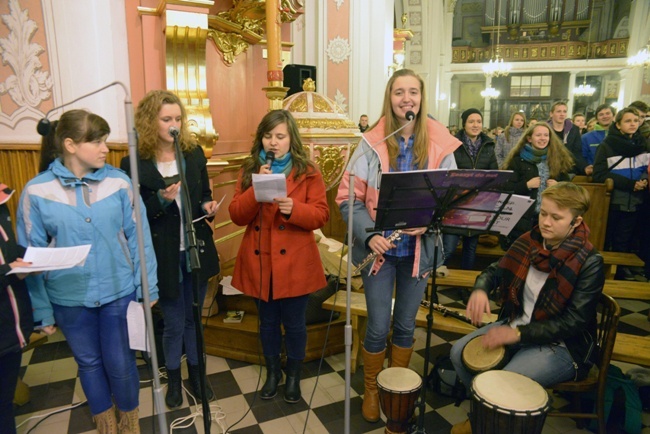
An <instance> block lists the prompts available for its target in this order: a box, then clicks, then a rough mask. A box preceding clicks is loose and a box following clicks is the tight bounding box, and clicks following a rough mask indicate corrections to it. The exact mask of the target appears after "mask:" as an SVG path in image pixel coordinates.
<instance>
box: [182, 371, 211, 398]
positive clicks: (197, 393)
mask: <svg viewBox="0 0 650 434" xmlns="http://www.w3.org/2000/svg"><path fill="white" fill-rule="evenodd" d="M187 373H188V374H189V377H190V388H191V389H192V394H193V395H194V397H195V398H196V400H197V401H203V395H201V382H200V381H199V379H200V378H201V376H200V374H199V365H190V364H189V363H188V364H187ZM203 378H205V393H206V395H207V397H208V402H210V401H212V400H213V399H214V392H213V391H212V388H211V387H210V382H209V381H208V379H207V378H206V377H203Z"/></svg>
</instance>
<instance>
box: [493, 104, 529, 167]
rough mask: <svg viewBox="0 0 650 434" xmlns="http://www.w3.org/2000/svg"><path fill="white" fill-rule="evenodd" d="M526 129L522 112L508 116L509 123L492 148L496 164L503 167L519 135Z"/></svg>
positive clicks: (524, 116)
mask: <svg viewBox="0 0 650 434" xmlns="http://www.w3.org/2000/svg"><path fill="white" fill-rule="evenodd" d="M525 129H526V115H525V114H524V112H514V113H513V114H512V115H511V116H510V121H509V122H508V126H507V127H506V129H505V131H504V133H503V134H502V135H500V136H499V137H498V138H497V144H496V146H495V148H494V154H495V155H496V157H497V164H498V165H499V167H503V163H504V161H505V160H506V157H507V156H508V154H509V153H510V151H511V150H512V148H514V147H515V145H516V144H517V142H519V139H520V138H521V135H522V134H523V133H524V131H525Z"/></svg>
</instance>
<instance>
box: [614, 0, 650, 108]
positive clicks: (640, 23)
mask: <svg viewBox="0 0 650 434" xmlns="http://www.w3.org/2000/svg"><path fill="white" fill-rule="evenodd" d="M649 20H650V1H648V0H646V1H635V2H632V9H631V10H630V40H629V42H628V46H627V54H628V56H633V55H635V54H636V53H637V52H638V51H639V50H640V49H642V48H643V47H645V46H646V44H648V40H649V39H650V26H648V21H649ZM643 73H644V71H643V68H640V67H636V68H632V69H630V71H629V72H628V73H626V74H625V75H624V77H625V79H624V80H621V93H622V94H623V98H622V105H623V106H626V105H628V104H629V103H631V102H632V101H635V100H637V99H639V97H640V96H641V84H642V80H643ZM622 75H623V74H622ZM620 100H621V98H620V97H619V101H620Z"/></svg>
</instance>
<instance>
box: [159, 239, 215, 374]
mask: <svg viewBox="0 0 650 434" xmlns="http://www.w3.org/2000/svg"><path fill="white" fill-rule="evenodd" d="M185 258H186V256H185V252H184V251H183V252H180V262H179V263H180V267H181V279H183V280H182V281H181V282H179V283H178V290H179V292H180V293H179V295H178V297H176V298H163V297H161V298H160V300H159V303H160V309H161V310H162V313H163V318H164V321H165V328H164V329H163V354H164V355H165V366H166V367H167V369H178V368H180V367H181V356H182V355H183V344H185V355H186V356H187V363H189V364H190V365H193V366H196V365H198V364H199V355H198V352H197V346H196V327H195V322H194V311H193V307H192V303H194V294H193V290H192V273H190V272H188V271H187V266H186V264H187V262H186V259H185ZM207 289H208V282H207V281H206V282H201V283H200V284H199V308H202V307H203V299H204V298H205V292H206V290H207Z"/></svg>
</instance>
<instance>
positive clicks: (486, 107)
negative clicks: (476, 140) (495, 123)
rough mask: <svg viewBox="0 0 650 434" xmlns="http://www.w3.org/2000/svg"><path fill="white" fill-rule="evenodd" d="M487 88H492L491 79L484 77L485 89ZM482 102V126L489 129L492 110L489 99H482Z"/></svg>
mask: <svg viewBox="0 0 650 434" xmlns="http://www.w3.org/2000/svg"><path fill="white" fill-rule="evenodd" d="M488 87H492V77H485V88H486V89H487V88H488ZM483 100H484V101H485V103H484V104H483V126H484V127H489V126H490V118H491V116H490V110H491V108H492V103H491V102H490V98H484V99H483Z"/></svg>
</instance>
